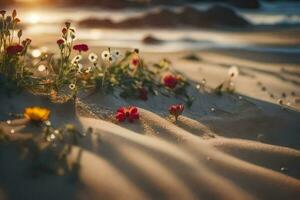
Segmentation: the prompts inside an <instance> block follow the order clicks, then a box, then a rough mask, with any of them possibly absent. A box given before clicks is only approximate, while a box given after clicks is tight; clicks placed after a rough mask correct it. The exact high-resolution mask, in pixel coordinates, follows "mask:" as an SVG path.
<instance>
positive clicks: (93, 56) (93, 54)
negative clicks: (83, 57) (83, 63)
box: [89, 53, 98, 63]
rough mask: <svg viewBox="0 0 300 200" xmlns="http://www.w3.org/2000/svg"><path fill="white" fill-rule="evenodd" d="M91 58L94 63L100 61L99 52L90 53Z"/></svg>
mask: <svg viewBox="0 0 300 200" xmlns="http://www.w3.org/2000/svg"><path fill="white" fill-rule="evenodd" d="M89 60H90V61H91V62H92V63H96V62H97V61H98V56H97V54H95V53H90V55H89Z"/></svg>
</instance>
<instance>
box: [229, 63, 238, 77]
mask: <svg viewBox="0 0 300 200" xmlns="http://www.w3.org/2000/svg"><path fill="white" fill-rule="evenodd" d="M228 75H229V77H230V78H236V77H237V76H238V75H239V69H238V68H237V67H236V66H234V65H233V66H231V67H230V68H229V70H228Z"/></svg>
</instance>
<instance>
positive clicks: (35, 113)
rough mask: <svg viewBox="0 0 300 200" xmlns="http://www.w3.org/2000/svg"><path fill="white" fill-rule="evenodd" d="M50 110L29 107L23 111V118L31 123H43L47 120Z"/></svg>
mask: <svg viewBox="0 0 300 200" xmlns="http://www.w3.org/2000/svg"><path fill="white" fill-rule="evenodd" d="M49 115H50V110H48V109H47V108H41V107H29V108H26V109H25V112H24V117H25V118H26V119H30V120H31V121H37V122H43V121H47V120H48V119H49Z"/></svg>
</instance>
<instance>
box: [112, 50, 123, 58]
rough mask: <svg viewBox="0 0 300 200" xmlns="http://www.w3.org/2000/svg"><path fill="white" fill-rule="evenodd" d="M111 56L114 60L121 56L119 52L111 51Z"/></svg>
mask: <svg viewBox="0 0 300 200" xmlns="http://www.w3.org/2000/svg"><path fill="white" fill-rule="evenodd" d="M111 54H112V55H113V56H114V57H116V58H119V57H120V56H121V52H120V51H119V50H113V51H112V52H111Z"/></svg>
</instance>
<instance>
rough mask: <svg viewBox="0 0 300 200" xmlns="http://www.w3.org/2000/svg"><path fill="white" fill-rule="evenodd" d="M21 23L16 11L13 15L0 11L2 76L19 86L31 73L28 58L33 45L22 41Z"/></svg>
mask: <svg viewBox="0 0 300 200" xmlns="http://www.w3.org/2000/svg"><path fill="white" fill-rule="evenodd" d="M19 23H20V19H19V18H18V17H17V11H16V10H13V12H12V14H11V15H7V14H6V11H4V10H1V11H0V75H1V76H4V77H6V78H9V79H10V81H14V82H16V83H17V84H21V83H22V82H23V81H24V78H25V76H26V75H28V73H29V72H28V71H27V68H26V67H27V66H26V59H27V58H26V56H27V51H28V48H29V45H30V43H31V40H30V39H25V40H22V35H23V32H22V30H21V29H19V30H17V27H18V25H19Z"/></svg>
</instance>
